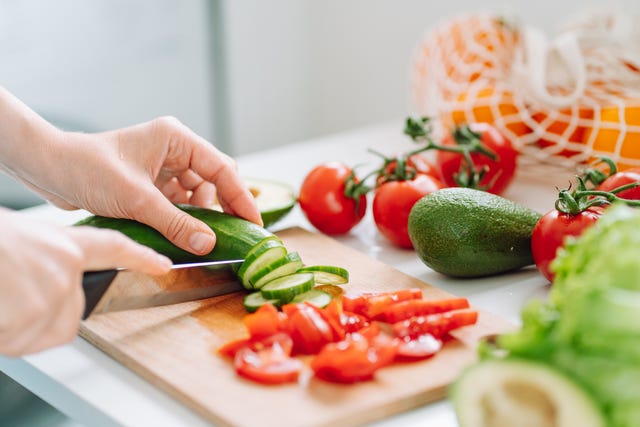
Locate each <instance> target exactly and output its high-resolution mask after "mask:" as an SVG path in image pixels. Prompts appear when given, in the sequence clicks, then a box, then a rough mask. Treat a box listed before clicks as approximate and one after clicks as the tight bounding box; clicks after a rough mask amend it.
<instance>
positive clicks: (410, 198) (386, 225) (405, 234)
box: [373, 174, 443, 249]
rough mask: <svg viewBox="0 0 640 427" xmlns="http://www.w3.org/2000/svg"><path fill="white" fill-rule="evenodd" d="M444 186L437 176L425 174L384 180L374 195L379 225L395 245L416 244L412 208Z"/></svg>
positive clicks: (374, 214)
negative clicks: (411, 226) (411, 231)
mask: <svg viewBox="0 0 640 427" xmlns="http://www.w3.org/2000/svg"><path fill="white" fill-rule="evenodd" d="M441 188H443V185H442V183H441V182H440V181H439V180H438V179H437V178H434V177H432V176H430V175H422V174H416V175H415V176H414V177H413V179H408V180H398V181H388V182H385V183H384V184H382V185H381V186H380V187H378V189H377V190H376V192H375V196H374V198H373V219H374V221H375V224H376V227H378V230H380V233H382V235H383V236H384V237H386V238H387V239H388V240H389V241H391V243H393V244H394V245H396V246H400V247H402V248H407V249H411V248H413V244H412V243H411V239H410V238H409V231H408V223H409V213H410V212H411V208H412V207H413V205H414V204H415V203H416V202H417V201H418V200H420V199H421V198H422V197H424V196H426V195H427V194H430V193H433V192H434V191H438V190H440V189H441Z"/></svg>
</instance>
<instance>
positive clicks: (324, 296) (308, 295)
mask: <svg viewBox="0 0 640 427" xmlns="http://www.w3.org/2000/svg"><path fill="white" fill-rule="evenodd" d="M305 301H306V302H310V303H311V304H313V305H315V306H317V307H320V308H325V307H326V306H328V305H329V303H330V302H331V295H329V294H328V293H326V292H324V291H321V290H319V289H310V290H308V291H307V292H304V293H302V294H298V295H296V296H295V297H293V299H292V300H291V302H295V303H302V302H305Z"/></svg>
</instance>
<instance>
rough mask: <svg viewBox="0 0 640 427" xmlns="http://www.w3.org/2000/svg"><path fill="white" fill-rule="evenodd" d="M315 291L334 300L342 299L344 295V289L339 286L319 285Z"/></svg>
mask: <svg viewBox="0 0 640 427" xmlns="http://www.w3.org/2000/svg"><path fill="white" fill-rule="evenodd" d="M313 289H317V290H319V291H322V292H324V293H327V294H329V295H331V298H333V299H336V298H342V295H344V289H343V288H342V287H340V286H338V285H317V286H315V287H314V288H313Z"/></svg>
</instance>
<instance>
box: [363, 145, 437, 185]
mask: <svg viewBox="0 0 640 427" xmlns="http://www.w3.org/2000/svg"><path fill="white" fill-rule="evenodd" d="M411 174H418V175H429V176H432V177H434V178H436V179H439V176H440V175H439V172H438V168H436V166H435V165H434V164H433V162H432V161H431V160H429V159H428V158H427V156H425V155H423V154H421V153H416V154H413V155H411V156H409V157H408V158H407V160H406V164H405V170H404V171H399V170H398V160H397V159H393V160H390V161H389V163H387V165H386V166H385V167H384V169H383V171H382V172H380V173H379V174H378V177H377V178H376V185H377V186H381V185H382V184H384V183H385V182H389V181H394V180H397V179H398V178H402V177H404V176H407V175H411Z"/></svg>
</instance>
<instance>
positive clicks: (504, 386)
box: [450, 358, 606, 427]
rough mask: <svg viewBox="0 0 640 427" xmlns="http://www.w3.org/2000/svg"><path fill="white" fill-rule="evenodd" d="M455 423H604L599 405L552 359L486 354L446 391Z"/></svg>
mask: <svg viewBox="0 0 640 427" xmlns="http://www.w3.org/2000/svg"><path fill="white" fill-rule="evenodd" d="M450 397H451V399H452V401H453V406H454V409H455V412H456V416H457V418H458V423H459V424H460V427H505V426H523V427H525V426H527V427H528V426H535V427H538V426H554V427H573V426H580V427H587V426H588V427H605V426H606V422H605V419H604V415H603V413H602V411H601V409H600V407H599V406H598V405H597V404H596V402H595V401H594V400H593V398H592V396H591V395H590V394H589V393H588V392H587V391H586V390H585V389H584V388H583V387H582V386H580V385H578V384H577V383H575V382H574V381H573V380H572V379H570V378H569V377H567V376H565V375H564V374H563V373H561V372H560V371H558V370H557V369H555V368H554V367H553V366H551V365H546V364H542V363H539V362H535V361H530V360H520V359H509V358H507V359H498V360H485V361H482V362H480V363H478V364H476V365H473V366H472V367H470V368H468V369H467V370H466V371H465V372H463V374H462V375H461V376H460V377H459V378H458V380H457V381H456V382H455V384H454V386H453V388H452V390H451V395H450Z"/></svg>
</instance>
